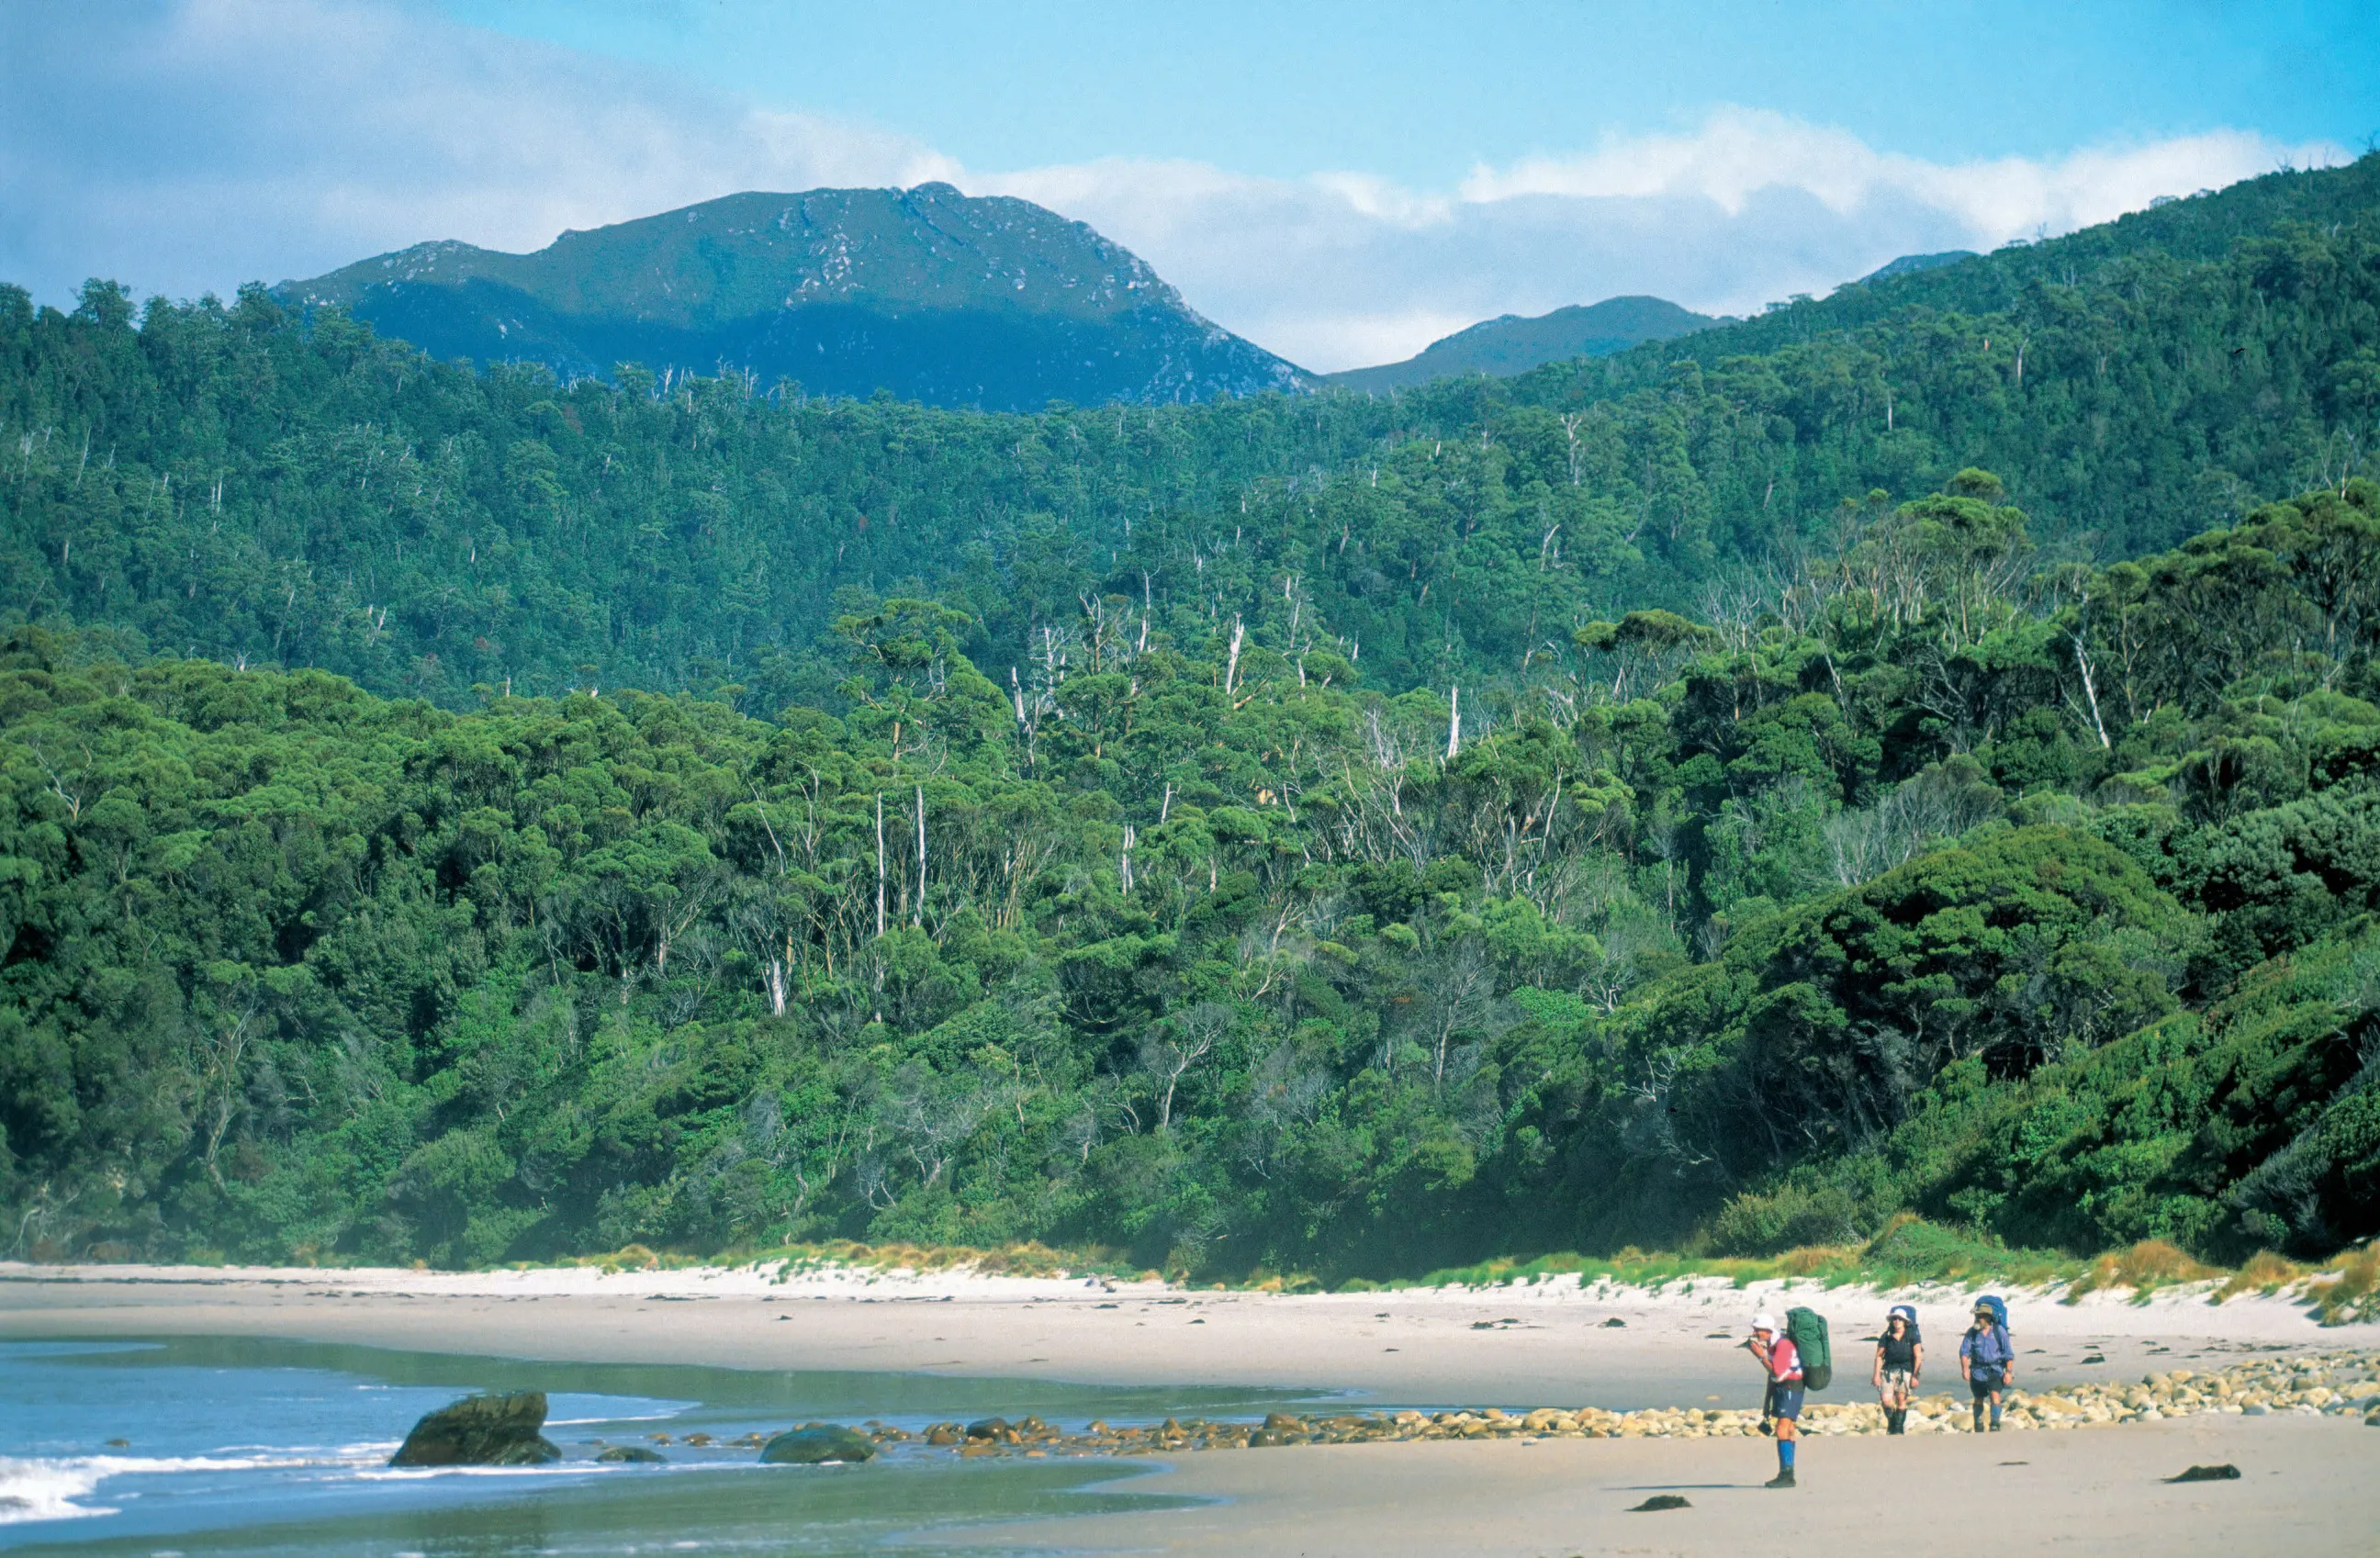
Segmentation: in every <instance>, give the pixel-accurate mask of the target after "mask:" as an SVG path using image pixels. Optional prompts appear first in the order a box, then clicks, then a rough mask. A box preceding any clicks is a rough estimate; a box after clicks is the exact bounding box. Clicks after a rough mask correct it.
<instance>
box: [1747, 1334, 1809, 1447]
mask: <svg viewBox="0 0 2380 1558" xmlns="http://www.w3.org/2000/svg"><path fill="white" fill-rule="evenodd" d="M1743 1345H1744V1347H1746V1348H1748V1349H1749V1350H1750V1351H1751V1353H1752V1356H1753V1358H1754V1359H1755V1360H1756V1361H1757V1362H1758V1363H1759V1364H1760V1367H1761V1370H1762V1371H1763V1372H1764V1373H1766V1374H1767V1376H1768V1389H1767V1393H1766V1394H1764V1395H1762V1397H1761V1399H1760V1417H1761V1424H1760V1427H1761V1431H1762V1432H1764V1433H1767V1432H1774V1433H1775V1434H1776V1435H1777V1475H1776V1476H1775V1477H1772V1478H1770V1479H1768V1481H1767V1483H1766V1484H1765V1486H1767V1487H1771V1488H1790V1487H1791V1486H1793V1443H1794V1441H1795V1440H1797V1439H1799V1438H1800V1437H1801V1435H1802V1427H1801V1422H1800V1420H1799V1419H1801V1416H1802V1353H1801V1349H1800V1348H1798V1347H1795V1346H1794V1345H1793V1338H1792V1337H1791V1336H1789V1335H1786V1334H1785V1332H1784V1330H1783V1328H1782V1327H1780V1326H1779V1324H1778V1323H1777V1317H1776V1316H1775V1315H1773V1314H1771V1313H1769V1312H1768V1311H1767V1310H1761V1311H1760V1312H1759V1313H1758V1314H1755V1315H1754V1316H1753V1317H1752V1336H1751V1339H1750V1340H1748V1341H1746V1342H1745V1343H1744V1344H1743ZM1771 1420H1773V1421H1774V1423H1775V1427H1774V1428H1773V1429H1772V1428H1771V1427H1770V1422H1771Z"/></svg>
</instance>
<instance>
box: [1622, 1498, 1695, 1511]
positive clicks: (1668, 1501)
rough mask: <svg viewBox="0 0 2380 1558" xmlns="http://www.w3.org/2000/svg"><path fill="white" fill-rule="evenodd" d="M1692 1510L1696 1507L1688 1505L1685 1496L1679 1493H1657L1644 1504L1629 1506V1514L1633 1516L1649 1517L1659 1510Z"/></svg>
mask: <svg viewBox="0 0 2380 1558" xmlns="http://www.w3.org/2000/svg"><path fill="white" fill-rule="evenodd" d="M1692 1508H1694V1505H1693V1504H1688V1503H1687V1502H1686V1501H1685V1498H1684V1496H1683V1495H1682V1494H1678V1493H1655V1494H1654V1495H1653V1496H1652V1497H1651V1498H1649V1499H1646V1500H1645V1502H1644V1503H1643V1504H1630V1505H1629V1506H1628V1513H1629V1514H1631V1515H1649V1514H1651V1513H1652V1512H1653V1511H1655V1510H1657V1509H1692Z"/></svg>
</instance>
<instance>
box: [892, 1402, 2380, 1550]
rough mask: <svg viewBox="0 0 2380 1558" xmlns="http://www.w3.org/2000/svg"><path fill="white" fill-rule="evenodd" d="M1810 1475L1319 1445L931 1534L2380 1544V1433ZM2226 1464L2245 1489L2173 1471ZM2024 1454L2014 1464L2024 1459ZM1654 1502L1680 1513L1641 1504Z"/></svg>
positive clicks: (1725, 1458)
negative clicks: (1181, 1499)
mask: <svg viewBox="0 0 2380 1558" xmlns="http://www.w3.org/2000/svg"><path fill="white" fill-rule="evenodd" d="M1801 1459H1802V1464H1801V1467H1799V1480H1800V1486H1798V1487H1796V1488H1794V1489H1792V1490H1791V1491H1783V1490H1779V1491H1774V1492H1772V1491H1770V1490H1767V1489H1765V1488H1762V1487H1761V1486H1760V1485H1759V1484H1760V1483H1761V1482H1762V1481H1763V1480H1765V1479H1767V1477H1769V1476H1770V1475H1771V1474H1772V1473H1773V1472H1774V1470H1775V1469H1776V1463H1775V1455H1774V1452H1773V1451H1772V1450H1771V1449H1770V1448H1769V1446H1768V1444H1767V1442H1766V1441H1762V1440H1743V1439H1735V1440H1717V1441H1712V1440H1699V1441H1675V1440H1644V1439H1639V1440H1626V1439H1618V1440H1586V1441H1578V1440H1543V1441H1539V1442H1538V1443H1424V1444H1360V1445H1315V1446H1306V1447H1302V1448H1298V1449H1293V1450H1281V1451H1258V1450H1248V1451H1238V1452H1230V1453H1224V1454H1220V1455H1219V1454H1213V1453H1208V1454H1205V1455H1189V1456H1181V1457H1176V1458H1175V1459H1174V1460H1173V1461H1172V1464H1171V1465H1170V1467H1169V1470H1168V1471H1167V1472H1165V1473H1162V1474H1160V1475H1158V1476H1155V1477H1149V1478H1142V1479H1134V1480H1133V1481H1131V1482H1130V1483H1129V1484H1127V1485H1128V1486H1130V1487H1131V1489H1132V1490H1133V1491H1134V1492H1164V1493H1170V1494H1174V1495H1177V1496H1186V1497H1195V1498H1198V1499H1201V1500H1208V1501H1218V1502H1211V1503H1205V1504H1200V1505H1198V1506H1196V1507H1192V1508H1189V1509H1180V1510H1170V1511H1163V1512H1160V1513H1155V1514H1135V1515H1123V1516H1089V1517H1087V1518H1081V1519H1073V1520H1064V1521H1037V1522H1034V1523H1031V1524H1027V1525H1006V1526H1000V1527H996V1528H981V1529H977V1530H974V1531H962V1532H946V1533H940V1534H938V1535H937V1536H936V1537H935V1539H934V1544H935V1545H936V1546H941V1545H943V1544H946V1543H947V1544H950V1545H953V1546H957V1545H963V1544H966V1543H972V1542H987V1543H998V1544H1000V1545H1001V1546H1002V1547H1004V1548H1029V1547H1043V1548H1066V1549H1072V1550H1075V1551H1076V1552H1084V1551H1099V1552H1148V1553H1164V1554H1184V1555H1185V1558H1195V1555H1204V1554H1216V1555H1219V1558H1221V1555H1229V1558H1269V1555H1271V1554H1280V1555H1281V1558H1290V1555H1292V1554H1294V1555H1297V1558H1382V1555H1383V1554H1409V1553H1410V1554H1431V1555H1439V1554H1446V1555H1452V1554H1473V1553H1477V1554H1512V1555H1513V1558H1547V1555H1560V1554H1569V1553H1658V1554H1668V1553H1676V1554H1693V1555H1702V1554H1711V1555H1718V1554H1726V1555H1728V1558H1744V1555H1745V1554H1771V1555H1777V1558H1796V1555H1800V1554H1805V1553H1807V1554H1816V1553H1828V1554H1836V1553H1858V1552H1876V1553H1895V1552H1913V1551H1915V1552H1932V1551H1942V1550H1956V1551H1961V1552H1981V1553H1999V1554H2014V1553H2036V1552H2046V1553H2107V1554H2126V1555H2135V1554H2156V1555H2157V1558H2190V1555H2197V1554H2206V1555H2208V1558H2214V1555H2217V1554H2219V1555H2221V1558H2254V1555H2258V1554H2266V1553H2270V1554H2289V1555H2292V1558H2327V1555H2329V1554H2342V1555H2345V1554H2355V1555H2358V1558H2365V1555H2368V1554H2370V1553H2372V1552H2374V1551H2375V1550H2380V1535H2375V1532H2380V1476H2375V1473H2380V1430H2374V1429H2368V1428H2365V1427H2363V1426H2362V1424H2361V1423H2360V1422H2357V1421H2356V1420H2354V1419H2338V1418H2284V1417H2274V1418H2261V1419H2242V1418H2220V1417H2211V1418H2192V1419H2183V1420H2180V1421H2175V1422H2163V1423H2142V1424H2136V1425H2130V1426H2126V1427H2122V1428H2114V1429H2104V1430H2092V1431H2078V1432H2067V1433H2044V1432H2032V1433H2002V1434H1998V1435H1985V1436H1983V1437H1981V1438H1977V1437H1973V1436H1971V1435H1965V1434H1961V1435H1947V1434H1945V1435H1929V1436H1920V1437H1914V1438H1906V1439H1886V1438H1881V1437H1876V1438H1860V1439H1840V1440H1826V1441H1821V1442H1817V1443H1812V1444H1810V1445H1809V1446H1808V1447H1806V1448H1804V1449H1803V1451H1802V1453H1801ZM2210 1462H2228V1463H2231V1464H2235V1465H2237V1466H2238V1467H2240V1473H2241V1476H2240V1480H2239V1481H2236V1482H2197V1483H2180V1484H2175V1483H2168V1482H2166V1481H2164V1480H2163V1479H2165V1478H2167V1477H2170V1476H2172V1475H2174V1474H2175V1473H2177V1472H2179V1471H2180V1470H2181V1469H2182V1468H2183V1467H2188V1466H2191V1465H2193V1464H2202V1465H2203V1464H2206V1463H2210ZM2011 1463H2014V1464H2011ZM1658 1493H1671V1494H1676V1495H1680V1496H1682V1497H1683V1498H1685V1499H1686V1500H1687V1501H1688V1503H1689V1504H1690V1506H1691V1507H1689V1508H1685V1509H1673V1510H1664V1511H1661V1512H1658V1513H1650V1514H1631V1513H1628V1510H1629V1508H1630V1506H1631V1505H1633V1504H1641V1503H1643V1502H1644V1501H1645V1499H1647V1498H1649V1497H1651V1496H1653V1495H1655V1494H1658Z"/></svg>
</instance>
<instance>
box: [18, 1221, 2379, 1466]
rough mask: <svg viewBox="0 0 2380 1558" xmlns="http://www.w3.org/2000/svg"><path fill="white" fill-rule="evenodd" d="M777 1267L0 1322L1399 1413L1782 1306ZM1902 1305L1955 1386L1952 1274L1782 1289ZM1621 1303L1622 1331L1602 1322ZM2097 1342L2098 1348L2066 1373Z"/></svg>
mask: <svg viewBox="0 0 2380 1558" xmlns="http://www.w3.org/2000/svg"><path fill="white" fill-rule="evenodd" d="M773 1274H774V1269H773V1268H771V1269H770V1270H768V1271H754V1270H752V1269H750V1268H738V1269H721V1268H715V1267H714V1268H705V1269H699V1270H688V1271H677V1272H627V1273H620V1274H613V1275H608V1276H607V1275H604V1274H601V1272H599V1271H595V1270H593V1269H590V1268H573V1269H554V1270H539V1271H528V1272H485V1273H430V1272H409V1271H303V1270H298V1271H287V1270H263V1269H253V1268H248V1269H242V1268H221V1269H218V1268H208V1267H131V1266H26V1265H20V1264H16V1263H0V1335H8V1336H18V1337H28V1336H62V1335H266V1336H286V1337H295V1338H301V1339H307V1340H317V1341H342V1342H355V1343H363V1344H368V1345H373V1346H381V1347H405V1348H413V1349H417V1350H421V1351H433V1352H450V1353H480V1354H494V1355H502V1356H506V1357H518V1358H551V1359H604V1360H611V1361H637V1362H652V1363H699V1364H711V1365H718V1366H722V1367H728V1368H768V1369H857V1370H917V1371H932V1372H937V1373H950V1374H963V1375H976V1376H982V1377H990V1378H1040V1379H1056V1380H1068V1381H1075V1382H1078V1383H1097V1384H1219V1385H1247V1386H1285V1387H1291V1388H1309V1389H1313V1390H1317V1391H1329V1392H1349V1393H1354V1394H1355V1395H1356V1396H1357V1397H1358V1399H1362V1398H1366V1397H1368V1398H1371V1399H1376V1400H1379V1401H1382V1402H1390V1403H1397V1404H1403V1405H1453V1404H1461V1405H1475V1406H1502V1407H1537V1406H1561V1407H1577V1406H1584V1405H1595V1406H1604V1407H1642V1406H1662V1405H1678V1406H1702V1405H1705V1404H1706V1403H1707V1401H1708V1400H1709V1399H1710V1398H1711V1397H1713V1396H1718V1397H1719V1398H1721V1399H1723V1400H1726V1401H1728V1402H1730V1404H1744V1403H1747V1402H1750V1401H1754V1400H1756V1398H1757V1395H1758V1379H1757V1375H1756V1373H1755V1371H1754V1370H1753V1369H1752V1367H1751V1366H1750V1365H1749V1364H1748V1363H1747V1362H1746V1360H1745V1358H1744V1355H1743V1353H1741V1352H1740V1351H1737V1350H1735V1347H1734V1344H1735V1342H1736V1341H1737V1340H1738V1339H1740V1337H1741V1336H1742V1334H1743V1329H1744V1326H1745V1323H1746V1322H1748V1321H1749V1319H1750V1317H1751V1315H1752V1312H1753V1310H1754V1309H1755V1308H1756V1307H1759V1306H1761V1305H1764V1304H1770V1303H1774V1302H1778V1301H1780V1293H1779V1284H1776V1283H1761V1284H1756V1285H1755V1286H1752V1287H1750V1288H1748V1289H1744V1290H1742V1291H1739V1290H1736V1289H1735V1288H1734V1287H1733V1286H1731V1285H1730V1284H1728V1283H1726V1282H1724V1281H1706V1282H1700V1283H1695V1284H1692V1285H1688V1284H1683V1283H1679V1284H1672V1285H1670V1287H1669V1288H1667V1289H1666V1290H1665V1291H1663V1292H1661V1293H1658V1294H1655V1293H1646V1292H1644V1291H1641V1290H1626V1289H1617V1290H1615V1289H1596V1288H1587V1289H1585V1290H1582V1289H1581V1288H1580V1287H1579V1286H1578V1285H1577V1283H1576V1282H1575V1281H1574V1280H1573V1279H1570V1278H1563V1279H1560V1280H1557V1281H1549V1282H1546V1283H1540V1284H1536V1285H1535V1286H1504V1287H1492V1288H1485V1289H1480V1288H1454V1287H1450V1288H1405V1289H1400V1290H1396V1291H1393V1292H1387V1293H1363V1294H1330V1295H1305V1296H1293V1297H1289V1296H1282V1295H1278V1294H1257V1293H1214V1292H1195V1291H1188V1290H1181V1289H1170V1288H1166V1287H1163V1286H1160V1285H1157V1284H1153V1283H1152V1284H1147V1285H1131V1284H1126V1285H1120V1286H1116V1287H1115V1288H1113V1289H1110V1288H1108V1287H1106V1286H1104V1285H1102V1284H1099V1283H1098V1282H1096V1281H1094V1282H1089V1283H1086V1282H1084V1281H1082V1280H1064V1279H1055V1278H1022V1277H981V1276H975V1275H971V1274H964V1273H943V1274H925V1275H911V1274H878V1273H870V1272H866V1271H856V1270H840V1271H829V1272H824V1273H817V1274H802V1275H797V1276H795V1277H793V1278H791V1279H790V1280H788V1281H786V1282H783V1284H779V1283H777V1282H775V1281H774V1280H773ZM2011 1297H2012V1299H2013V1301H2014V1303H2015V1312H2014V1315H2013V1320H2012V1329H2013V1331H2014V1333H2015V1335H2016V1340H2017V1346H2018V1348H2019V1351H2020V1352H2021V1353H2022V1354H2024V1355H2025V1356H2024V1357H2023V1358H2022V1359H2021V1360H2020V1361H2021V1364H2022V1368H2021V1371H2020V1382H2021V1383H2023V1384H2025V1385H2028V1386H2030V1385H2046V1384H2052V1383H2063V1382H2079V1381H2087V1380H2094V1379H2099V1378H2103V1377H2114V1378H2137V1377H2138V1376H2139V1374H2140V1373H2141V1372H2142V1371H2143V1369H2144V1368H2155V1367H2173V1366H2176V1365H2188V1364H2190V1363H2192V1362H2193V1361H2214V1362H2220V1361H2222V1360H2225V1359H2227V1358H2228V1357H2230V1356H2232V1355H2235V1354H2236V1353H2238V1352H2240V1351H2241V1350H2243V1349H2247V1348H2270V1347H2287V1348H2294V1349H2300V1350H2308V1349H2318V1348H2321V1347H2338V1346H2357V1345H2366V1346H2368V1345H2370V1344H2369V1343H2368V1342H2360V1341H2359V1340H2358V1339H2357V1337H2358V1334H2360V1333H2369V1332H2371V1331H2372V1330H2373V1329H2374V1328H2372V1327H2353V1328H2350V1329H2349V1330H2348V1331H2326V1330H2325V1329H2324V1328H2322V1327H2321V1326H2318V1325H2316V1324H2314V1323H2313V1321H2312V1320H2311V1319H2310V1318H2308V1316H2307V1314H2306V1313H2305V1311H2304V1310H2303V1308H2302V1307H2301V1306H2300V1305H2297V1304H2294V1303H2291V1302H2289V1301H2286V1300H2282V1299H2274V1298H2237V1299H2234V1300H2232V1301H2231V1302H2230V1303H2228V1304H2225V1305H2223V1306H2221V1307H2220V1308H2217V1307H2215V1306H2212V1305H2210V1304H2209V1303H2207V1302H2206V1299H2205V1295H2204V1289H2203V1288H2201V1289H2195V1290H2175V1291H2169V1292H2166V1293H2162V1294H2159V1295H2158V1296H2156V1297H2155V1298H2153V1299H2152V1300H2151V1301H2149V1302H2147V1303H2145V1304H2140V1303H2134V1302H2132V1301H2131V1299H2130V1298H2129V1297H2127V1296H2124V1295H2120V1294H2113V1293H2101V1294H2094V1295H2092V1296H2090V1297H2088V1298H2085V1299H2083V1301H2082V1302H2081V1303H2079V1304H2075V1305H2065V1304H2060V1303H2058V1302H2056V1301H2055V1300H2052V1299H2048V1298H2037V1297H2030V1296H2026V1295H2022V1294H2015V1295H2012V1296H2011ZM682 1300H691V1301H690V1302H688V1301H682ZM1904 1300H1905V1301H1910V1302H1914V1303H1915V1304H1917V1306H1918V1308H1919V1310H1920V1313H1921V1315H1922V1317H1923V1320H1924V1323H1925V1332H1926V1335H1927V1336H1928V1337H1929V1338H1930V1340H1931V1344H1932V1346H1933V1347H1934V1348H1935V1356H1936V1358H1937V1362H1939V1363H1941V1364H1942V1365H1944V1367H1942V1368H1941V1369H1940V1370H1939V1371H1936V1372H1934V1373H1933V1374H1932V1378H1933V1380H1934V1381H1936V1382H1937V1383H1938V1382H1940V1381H1942V1380H1951V1379H1955V1377H1956V1369H1955V1363H1954V1362H1952V1361H1951V1355H1952V1354H1953V1352H1954V1349H1955V1346H1956V1343H1957V1339H1958V1335H1959V1332H1960V1331H1961V1329H1963V1327H1964V1324H1965V1313H1966V1309H1967V1305H1968V1302H1969V1296H1968V1294H1967V1293H1966V1292H1965V1290H1963V1289H1952V1288H1939V1289H1932V1290H1927V1289H1917V1290H1913V1291H1912V1292H1909V1293H1906V1294H1891V1295H1880V1294H1877V1293H1875V1292H1873V1291H1870V1290H1866V1289H1861V1288H1839V1289H1836V1290H1834V1291H1831V1292H1828V1291H1826V1290H1824V1289H1822V1288H1820V1287H1818V1286H1816V1285H1815V1284H1801V1285H1798V1286H1795V1287H1794V1288H1792V1289H1791V1292H1790V1294H1789V1295H1785V1296H1783V1297H1782V1299H1781V1301H1786V1302H1807V1303H1811V1304H1813V1305H1814V1306H1815V1307H1816V1308H1818V1309H1820V1310H1823V1311H1825V1312H1826V1313H1827V1314H1828V1316H1829V1317H1830V1319H1831V1320H1832V1322H1833V1326H1834V1330H1835V1334H1836V1336H1837V1338H1838V1344H1839V1347H1842V1348H1843V1349H1844V1350H1845V1352H1846V1356H1847V1357H1848V1356H1849V1355H1850V1354H1851V1353H1852V1352H1854V1351H1856V1350H1858V1348H1859V1347H1860V1344H1859V1342H1858V1338H1860V1337H1862V1336H1865V1335H1873V1334H1874V1330H1875V1326H1876V1322H1878V1321H1879V1320H1880V1319H1881V1318H1882V1315H1883V1312H1884V1310H1885V1308H1886V1306H1887V1305H1888V1303H1891V1302H1895V1301H1904ZM1615 1318H1616V1319H1619V1320H1621V1321H1622V1322H1624V1323H1623V1325H1621V1326H1610V1325H1608V1324H1606V1323H1605V1322H1607V1321H1609V1320H1612V1319H1615ZM1508 1321H1509V1322H1512V1323H1510V1324H1507V1323H1504V1322H1508ZM1483 1322H1484V1323H1485V1327H1486V1328H1485V1329H1480V1328H1478V1327H1480V1326H1481V1324H1482V1323H1483ZM1717 1332H1724V1333H1726V1334H1727V1335H1725V1336H1724V1337H1720V1338H1717V1339H1713V1338H1712V1337H1711V1336H1710V1335H1709V1334H1711V1333H1717ZM2095 1352H2096V1355H2097V1356H2102V1357H2104V1358H2105V1359H2107V1362H2106V1363H2105V1364H2101V1365H2085V1364H2083V1362H2082V1359H2083V1358H2085V1357H2089V1356H2093V1355H2094V1353H2095ZM2374 1447H2375V1449H2380V1443H2375V1446H2374Z"/></svg>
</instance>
